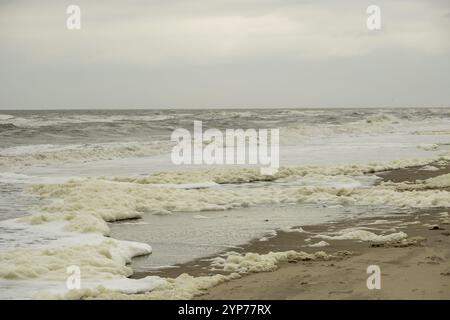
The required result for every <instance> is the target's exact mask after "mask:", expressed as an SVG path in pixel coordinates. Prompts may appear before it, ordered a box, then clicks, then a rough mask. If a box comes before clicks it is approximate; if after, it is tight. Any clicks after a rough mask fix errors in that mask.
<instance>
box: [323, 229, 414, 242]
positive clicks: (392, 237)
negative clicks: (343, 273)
mask: <svg viewBox="0 0 450 320" xmlns="http://www.w3.org/2000/svg"><path fill="white" fill-rule="evenodd" d="M407 236H408V235H407V234H406V233H404V232H396V233H390V234H385V235H377V234H375V233H373V232H370V231H366V230H361V229H356V228H349V229H344V230H341V231H339V232H338V233H337V234H336V235H323V234H319V235H316V236H314V237H315V238H321V239H325V240H360V241H373V242H386V241H397V240H401V239H404V238H406V237H407Z"/></svg>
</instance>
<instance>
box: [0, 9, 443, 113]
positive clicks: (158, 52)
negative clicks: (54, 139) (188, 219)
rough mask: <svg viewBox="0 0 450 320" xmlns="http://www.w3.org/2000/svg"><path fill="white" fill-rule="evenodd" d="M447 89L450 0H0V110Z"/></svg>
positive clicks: (431, 102)
mask: <svg viewBox="0 0 450 320" xmlns="http://www.w3.org/2000/svg"><path fill="white" fill-rule="evenodd" d="M70 4H76V5H79V6H80V8H81V23H82V26H81V30H72V31H70V30H67V28H66V19H67V17H68V15H67V14H66V8H67V6H68V5H70ZM370 4H376V5H378V6H380V8H381V14H382V29H381V31H369V30H368V29H367V27H366V19H367V16H368V15H367V13H366V9H367V7H368V6H369V5H370ZM449 88H450V1H448V0H387V1H383V0H371V1H365V0H341V1H335V0H329V1H320V0H315V1H314V0H309V1H307V0H304V1H302V0H147V1H144V0H131V1H117V0H108V1H106V0H105V1H101V0H98V1H93V0H90V1H81V0H71V1H61V0H54V1H49V0H40V1H34V0H28V1H23V0H0V109H18V108H40V109H42V108H44V109H46V108H208V107H241V108H250V107H408V106H410V107H422V106H423V107H428V106H450V89H449Z"/></svg>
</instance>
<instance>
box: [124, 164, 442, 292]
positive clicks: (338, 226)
mask: <svg viewBox="0 0 450 320" xmlns="http://www.w3.org/2000/svg"><path fill="white" fill-rule="evenodd" d="M448 172H450V166H445V167H442V166H441V167H440V169H439V170H434V171H431V170H423V167H409V168H405V169H398V170H392V171H386V172H381V173H377V175H378V176H379V177H380V178H382V180H380V181H379V183H383V182H385V183H387V182H389V181H392V182H396V183H398V182H405V183H408V182H414V181H415V180H424V179H428V178H432V177H436V176H439V175H442V174H446V173H448ZM449 213H450V210H449V208H430V209H410V210H400V209H399V210H395V211H392V212H386V213H385V214H382V215H377V216H375V217H363V218H348V219H342V220H339V221H334V222H329V223H324V224H318V225H310V226H296V227H293V229H292V230H291V232H286V231H277V233H276V235H273V236H272V237H269V238H268V239H266V241H260V239H254V240H253V241H251V242H249V243H247V244H245V245H243V246H241V247H239V248H238V249H236V250H233V251H237V253H238V254H245V253H248V252H251V253H257V254H260V255H264V254H267V253H269V252H286V251H289V250H295V251H297V252H306V253H310V254H313V253H315V252H318V251H324V252H325V253H326V254H328V255H330V256H333V257H335V258H331V259H329V260H325V261H323V260H318V261H288V262H280V263H279V264H278V266H277V269H276V270H275V271H271V272H258V273H251V272H250V273H246V274H242V275H241V277H239V278H237V279H233V280H231V281H227V282H224V283H221V284H219V285H217V286H214V287H212V288H209V289H207V290H205V291H203V292H202V294H201V295H198V296H196V297H195V299H251V300H253V299H258V300H259V299H450V264H449V260H450V224H449V222H448V218H447V217H448V215H449ZM346 229H359V230H366V231H369V232H372V233H374V234H379V235H383V234H390V233H396V232H404V233H406V234H407V238H406V239H405V241H387V242H374V241H360V240H334V239H326V241H325V242H326V243H327V244H328V245H327V246H324V247H315V246H309V245H310V244H312V243H316V244H317V243H318V242H320V240H321V239H320V238H318V236H320V235H324V234H330V233H331V234H333V233H338V232H339V231H341V230H346ZM299 231H300V232H299ZM343 252H344V253H345V254H342V253H343ZM216 256H217V255H216ZM336 257H339V258H336ZM213 258H214V257H205V258H202V259H197V260H195V261H191V262H188V263H185V264H181V265H177V266H174V267H171V268H166V269H162V270H157V271H154V272H150V273H148V272H143V273H135V274H134V275H133V276H132V278H142V277H145V276H148V275H158V276H163V277H173V278H175V277H177V276H179V275H180V274H183V273H188V274H189V275H192V276H211V275H215V274H224V275H229V274H230V273H231V272H225V271H224V270H212V269H211V260H212V259H213ZM370 265H376V266H379V267H380V271H381V289H380V290H377V289H374V290H369V289H368V287H367V283H366V282H367V278H368V277H369V276H370V274H368V273H367V268H368V267H369V266H370Z"/></svg>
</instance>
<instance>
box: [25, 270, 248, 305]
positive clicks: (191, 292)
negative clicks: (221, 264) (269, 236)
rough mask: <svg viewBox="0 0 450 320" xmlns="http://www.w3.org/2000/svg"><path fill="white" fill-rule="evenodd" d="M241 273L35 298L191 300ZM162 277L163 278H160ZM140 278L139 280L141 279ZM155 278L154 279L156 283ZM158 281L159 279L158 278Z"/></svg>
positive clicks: (237, 276)
mask: <svg viewBox="0 0 450 320" xmlns="http://www.w3.org/2000/svg"><path fill="white" fill-rule="evenodd" d="M239 277H240V275H239V274H237V273H233V274H230V275H220V274H217V275H214V276H204V277H193V276H190V275H188V274H185V273H184V274H182V275H180V276H178V277H177V278H174V279H172V278H165V279H162V280H163V281H164V282H163V283H162V282H161V281H158V284H159V285H158V286H155V285H153V289H152V290H151V291H150V292H145V293H137V294H130V293H127V292H123V291H122V290H121V289H120V288H115V289H114V290H112V289H111V288H108V287H105V286H98V287H96V288H86V289H79V290H71V291H69V292H67V293H63V294H55V293H51V292H40V293H38V294H36V295H35V296H34V298H35V299H70V300H80V299H102V300H105V299H107V300H111V299H113V300H189V299H192V298H194V297H196V296H199V295H202V294H203V293H205V290H207V289H209V288H212V287H214V286H216V285H218V284H220V283H223V282H227V281H230V280H233V279H237V278H239ZM160 279H161V278H160ZM141 280H142V279H139V280H138V281H141ZM154 281H155V279H154V280H153V283H154ZM156 281H157V280H156Z"/></svg>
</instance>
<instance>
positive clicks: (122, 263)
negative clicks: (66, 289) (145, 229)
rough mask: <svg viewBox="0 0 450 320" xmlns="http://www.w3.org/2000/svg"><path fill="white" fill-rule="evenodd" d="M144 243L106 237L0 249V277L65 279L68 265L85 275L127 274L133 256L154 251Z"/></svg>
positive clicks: (114, 275) (12, 278)
mask: <svg viewBox="0 0 450 320" xmlns="http://www.w3.org/2000/svg"><path fill="white" fill-rule="evenodd" d="M151 251H152V248H151V247H150V246H149V245H147V244H144V243H137V242H128V241H118V240H114V239H106V238H105V239H103V240H102V241H101V242H99V243H92V244H89V245H87V244H85V245H80V246H66V247H64V246H62V247H59V248H43V249H40V250H39V249H14V250H7V251H2V252H0V261H1V263H0V278H2V279H9V280H19V279H36V278H38V279H40V280H49V279H52V280H55V279H61V280H63V279H66V278H67V273H66V268H67V267H68V266H71V265H76V266H79V267H80V269H81V272H82V276H83V278H104V279H111V278H113V277H117V276H121V277H128V276H130V275H131V274H132V273H133V272H132V270H131V269H130V268H129V267H127V266H126V264H127V263H129V262H130V261H131V258H133V257H135V256H139V255H145V254H149V253H151Z"/></svg>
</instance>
